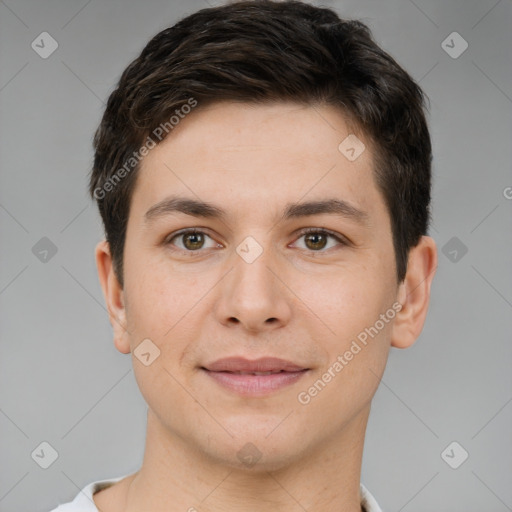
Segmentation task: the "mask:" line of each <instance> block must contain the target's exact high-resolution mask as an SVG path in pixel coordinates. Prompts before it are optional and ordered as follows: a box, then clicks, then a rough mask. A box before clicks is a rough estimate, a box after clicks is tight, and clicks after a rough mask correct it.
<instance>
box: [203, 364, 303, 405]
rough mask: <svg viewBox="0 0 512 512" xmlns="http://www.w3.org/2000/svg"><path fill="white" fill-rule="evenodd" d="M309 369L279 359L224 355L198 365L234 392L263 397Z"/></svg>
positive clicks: (292, 381)
mask: <svg viewBox="0 0 512 512" xmlns="http://www.w3.org/2000/svg"><path fill="white" fill-rule="evenodd" d="M309 370H310V369H309V368H304V367H302V366H300V365H297V364H295V363H292V362H290V361H285V360H283V359H279V358H273V357H267V358H261V359H257V360H253V361H251V360H248V359H245V358H241V357H231V358H224V359H219V360H218V361H215V362H214V363H211V364H208V365H206V366H202V367H201V371H202V372H203V373H205V374H206V375H207V376H208V377H209V378H211V379H212V380H213V381H214V382H216V383H217V384H219V385H220V386H221V387H222V388H224V389H226V390H229V391H231V392H234V393H236V394H238V395H241V396H245V397H250V396H254V397H256V396H265V395H268V394H271V393H275V392H277V391H279V390H281V389H283V388H285V387H288V386H290V385H292V384H294V383H296V382H297V381H298V380H300V379H301V378H302V377H303V376H304V375H305V374H306V373H308V372H309Z"/></svg>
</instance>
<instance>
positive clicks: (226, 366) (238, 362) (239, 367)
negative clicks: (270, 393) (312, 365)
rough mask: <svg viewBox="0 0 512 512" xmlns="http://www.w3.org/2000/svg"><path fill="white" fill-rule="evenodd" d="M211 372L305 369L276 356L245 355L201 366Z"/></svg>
mask: <svg viewBox="0 0 512 512" xmlns="http://www.w3.org/2000/svg"><path fill="white" fill-rule="evenodd" d="M203 368H205V369H206V370H210V371H212V372H273V371H284V372H296V371H299V370H307V368H305V367H304V366H300V365H298V364H295V363H292V362H291V361H286V360H285V359H279V358H278V357H260V358H259V359H253V360H251V359H246V358H245V357H236V356H235V357H225V358H223V359H217V361H214V362H213V363H209V364H206V365H204V366H203Z"/></svg>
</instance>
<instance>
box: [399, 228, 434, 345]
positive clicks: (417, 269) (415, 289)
mask: <svg viewBox="0 0 512 512" xmlns="http://www.w3.org/2000/svg"><path fill="white" fill-rule="evenodd" d="M436 268H437V249H436V243H435V242H434V240H433V239H432V238H431V237H429V236H423V237H421V239H420V241H419V243H418V245H416V247H413V248H412V249H411V250H410V251H409V260H408V263H407V273H406V276H405V278H404V280H403V282H402V283H400V286H399V289H398V301H399V302H400V304H401V305H402V309H401V310H400V311H399V313H398V314H397V315H396V317H395V321H394V323H393V331H392V334H391V346H392V347H396V348H408V347H410V346H411V345H413V344H414V342H415V341H416V340H417V338H418V337H419V335H420V333H421V331H422V329H423V324H424V323H425V318H426V316H427V310H428V304H429V301H430V286H431V284H432V280H433V278H434V274H435V271H436Z"/></svg>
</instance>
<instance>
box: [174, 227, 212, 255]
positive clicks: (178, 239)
mask: <svg viewBox="0 0 512 512" xmlns="http://www.w3.org/2000/svg"><path fill="white" fill-rule="evenodd" d="M208 239H209V240H210V246H209V247H208V246H207V245H206V244H207V242H208ZM165 245H167V246H169V247H170V248H171V249H173V250H177V251H178V250H179V251H182V252H188V253H191V252H200V250H201V249H211V248H215V247H219V244H217V243H216V242H215V241H214V240H213V239H212V238H211V237H210V236H209V235H207V234H206V233H204V232H203V231H198V230H196V229H189V230H184V231H181V232H180V233H176V234H174V235H172V236H170V237H169V238H168V239H167V241H166V242H165Z"/></svg>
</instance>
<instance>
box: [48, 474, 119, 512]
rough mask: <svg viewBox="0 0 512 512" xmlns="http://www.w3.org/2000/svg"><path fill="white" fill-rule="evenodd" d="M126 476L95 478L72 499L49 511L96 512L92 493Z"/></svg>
mask: <svg viewBox="0 0 512 512" xmlns="http://www.w3.org/2000/svg"><path fill="white" fill-rule="evenodd" d="M126 476H127V475H123V476H120V477H117V478H110V479H108V480H96V481H95V482H91V483H90V484H88V485H86V486H85V487H84V488H83V489H82V490H81V491H80V492H79V493H78V494H77V495H76V497H75V499H74V500H73V501H70V502H68V503H61V504H60V505H59V506H58V507H57V508H54V509H53V510H51V511H50V512H98V509H97V508H96V505H95V504H94V500H93V498H92V497H93V494H96V493H97V492H99V491H101V490H103V489H106V488H108V487H110V486H112V485H114V484H115V483H116V482H118V481H120V480H122V479H123V478H126Z"/></svg>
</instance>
